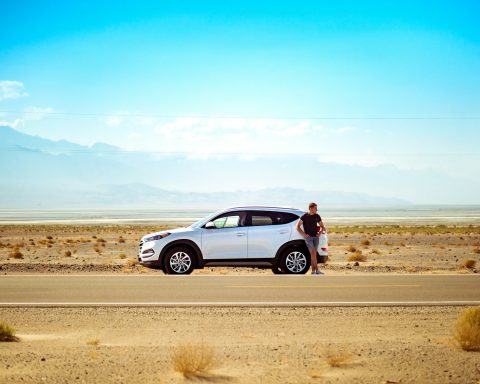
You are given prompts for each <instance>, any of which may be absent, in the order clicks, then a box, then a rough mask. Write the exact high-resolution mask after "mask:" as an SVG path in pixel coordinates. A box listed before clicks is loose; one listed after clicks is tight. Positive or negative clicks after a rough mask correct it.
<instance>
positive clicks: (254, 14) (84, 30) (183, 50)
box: [0, 1, 480, 181]
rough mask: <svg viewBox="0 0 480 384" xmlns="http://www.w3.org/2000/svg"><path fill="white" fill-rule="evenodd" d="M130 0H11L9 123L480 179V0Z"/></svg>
mask: <svg viewBox="0 0 480 384" xmlns="http://www.w3.org/2000/svg"><path fill="white" fill-rule="evenodd" d="M99 3H101V4H99ZM118 3H119V2H113V1H102V2H93V1H82V2H76V4H75V5H72V4H73V3H71V2H68V3H67V2H65V3H63V4H62V3H61V2H58V1H55V2H53V1H51V2H49V1H43V2H33V1H32V2H26V1H3V2H2V3H1V5H0V12H1V13H2V15H3V17H2V33H1V34H0V111H2V112H0V122H3V124H7V125H10V126H13V127H14V128H16V129H18V130H20V131H22V132H26V133H30V134H38V135H41V136H44V137H48V138H53V139H67V140H71V141H74V142H78V143H83V144H92V143H94V142H98V141H102V142H106V143H110V144H114V145H118V146H121V147H123V148H126V149H145V150H149V151H181V152H188V153H192V154H196V153H198V154H205V153H211V152H214V153H216V152H234V153H241V154H245V155H246V156H255V154H259V153H305V152H306V153H314V154H318V158H319V160H322V161H332V162H341V163H347V164H362V165H376V164H394V165H397V166H398V167H400V168H405V169H410V168H411V169H418V168H428V169H434V170H440V171H443V172H447V173H449V174H455V175H460V176H462V177H466V178H472V179H475V180H477V181H478V180H480V176H479V175H478V174H480V173H479V172H478V169H479V168H480V151H479V150H478V149H477V147H478V142H480V133H479V132H480V131H479V128H480V127H479V125H480V119H478V117H480V112H479V111H480V70H479V69H480V27H479V23H478V15H479V14H480V5H479V4H480V3H478V2H476V1H456V2H454V1H415V2H409V1H402V2H387V1H385V2H378V1H338V2H331V1H328V2H327V1H313V2H302V1H295V2H281V1H275V2H268V1H264V2H258V1H239V2H231V1H222V2H204V1H192V2H187V1H171V2H165V1H152V2H141V1H136V2H120V3H122V4H118ZM225 117H227V118H225ZM232 117H235V118H232ZM471 117H477V119H472V118H471ZM290 118H294V119H290ZM359 118H360V119H359ZM372 118H373V119H372ZM397 118H401V119H397ZM259 161H260V160H259Z"/></svg>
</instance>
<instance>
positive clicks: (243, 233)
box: [237, 232, 245, 237]
mask: <svg viewBox="0 0 480 384" xmlns="http://www.w3.org/2000/svg"><path fill="white" fill-rule="evenodd" d="M237 236H238V237H240V236H245V232H238V233H237Z"/></svg>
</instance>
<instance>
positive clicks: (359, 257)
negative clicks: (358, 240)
mask: <svg viewBox="0 0 480 384" xmlns="http://www.w3.org/2000/svg"><path fill="white" fill-rule="evenodd" d="M347 260H348V261H367V256H365V255H364V254H363V253H362V251H360V250H358V251H357V252H355V253H354V254H353V255H350V256H348V257H347Z"/></svg>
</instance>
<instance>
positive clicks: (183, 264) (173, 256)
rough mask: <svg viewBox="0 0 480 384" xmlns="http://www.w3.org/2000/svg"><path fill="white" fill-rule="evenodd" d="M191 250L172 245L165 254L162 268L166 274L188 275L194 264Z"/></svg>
mask: <svg viewBox="0 0 480 384" xmlns="http://www.w3.org/2000/svg"><path fill="white" fill-rule="evenodd" d="M194 263H195V256H194V253H193V251H192V250H191V249H190V248H187V247H174V248H172V249H171V250H169V251H168V252H167V255H166V256H165V262H164V268H165V272H166V273H167V274H168V275H189V274H190V273H192V272H193V270H194V268H195V266H194Z"/></svg>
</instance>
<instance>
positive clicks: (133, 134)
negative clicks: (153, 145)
mask: <svg viewBox="0 0 480 384" xmlns="http://www.w3.org/2000/svg"><path fill="white" fill-rule="evenodd" d="M141 137H142V134H141V133H140V132H130V133H129V134H128V138H129V139H133V140H135V139H140V138H141Z"/></svg>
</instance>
